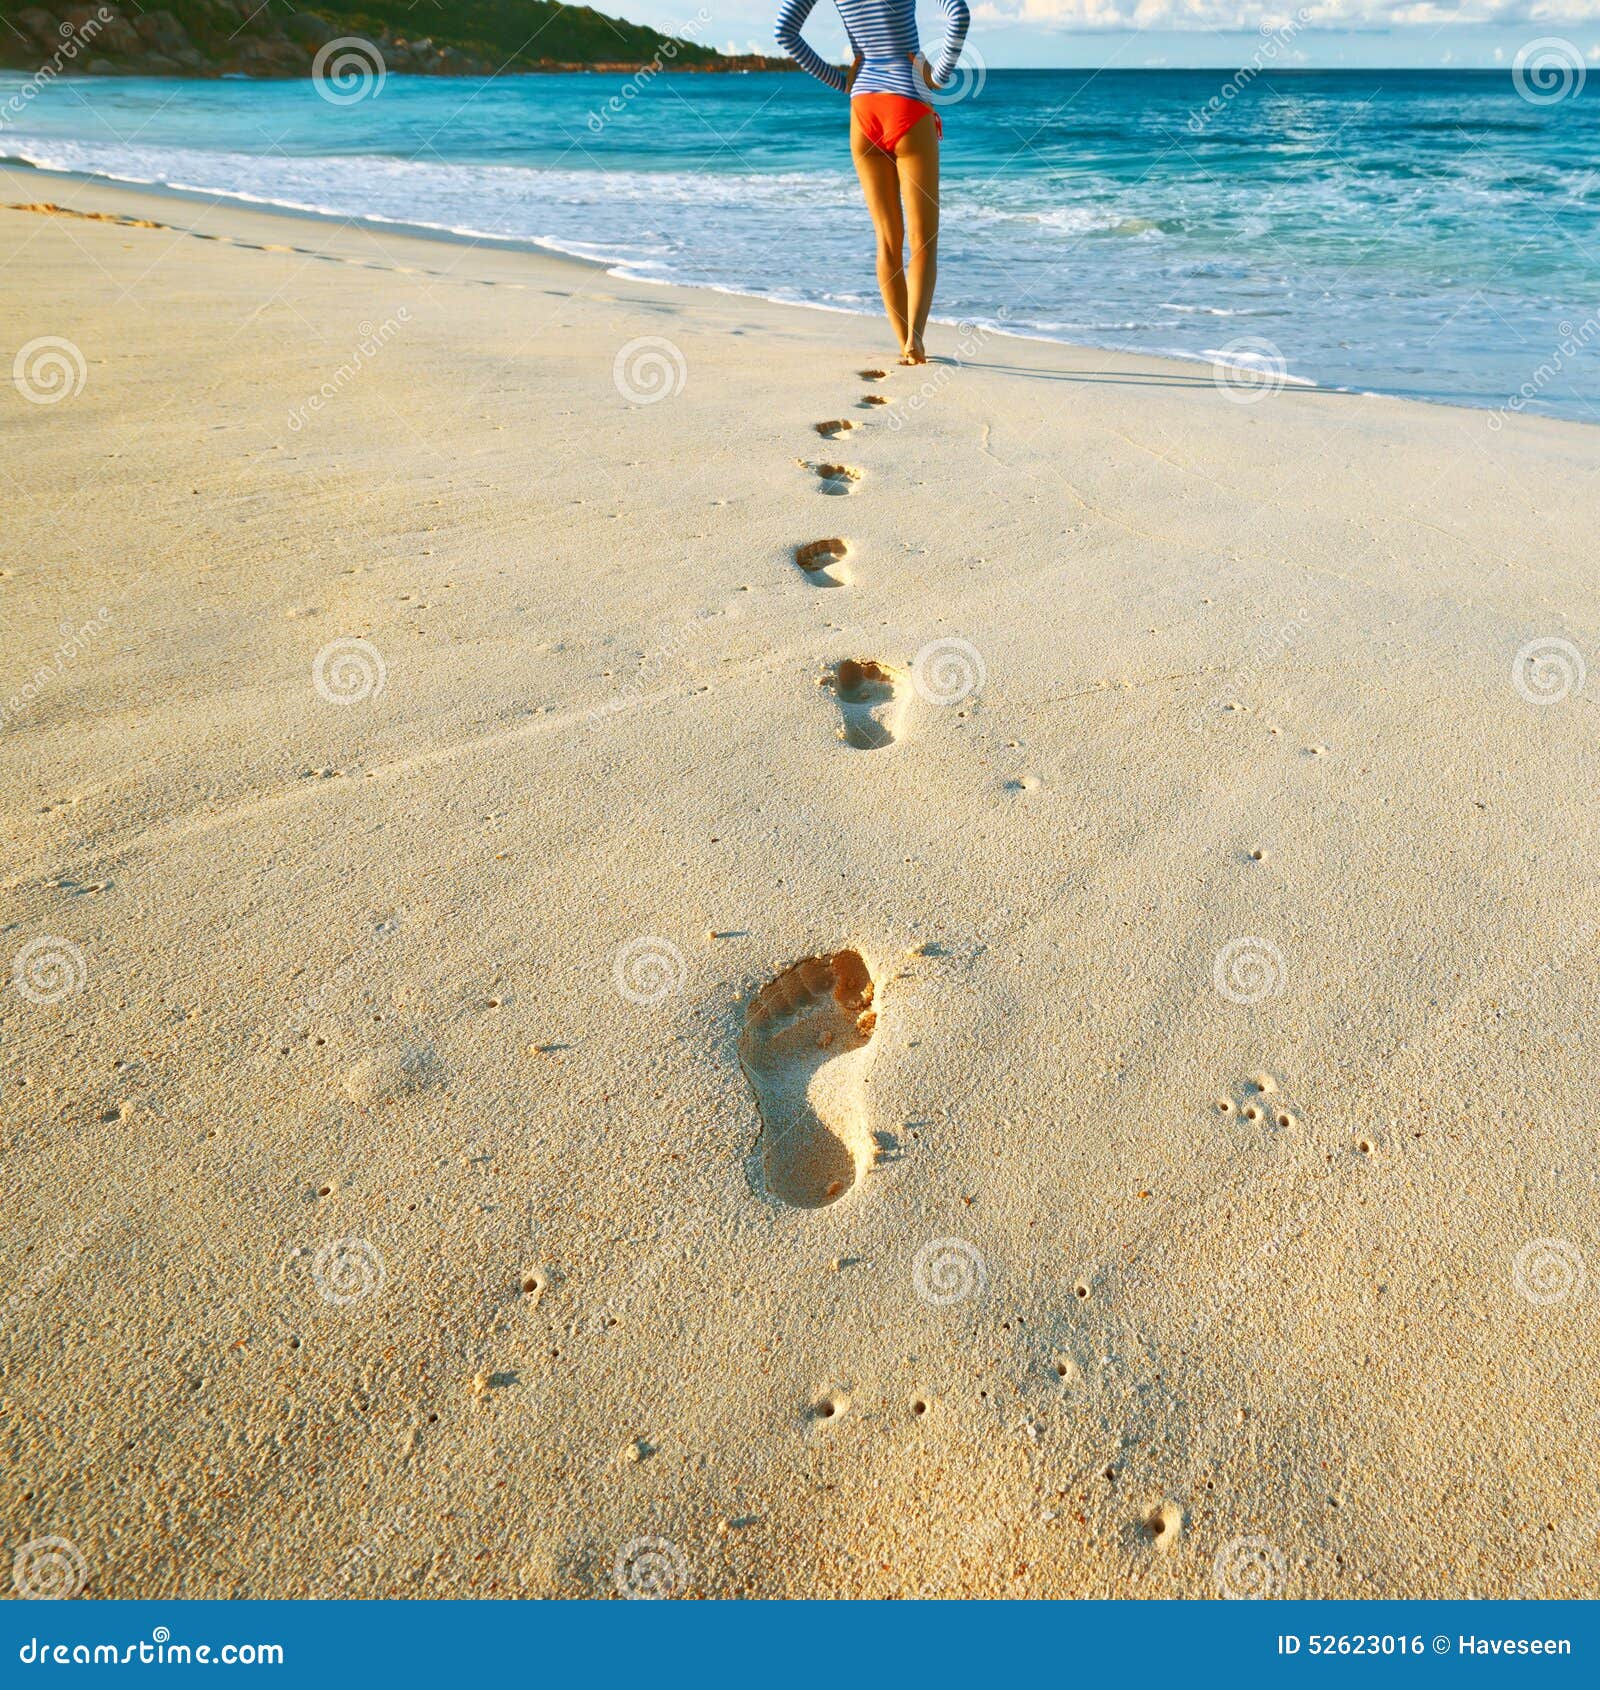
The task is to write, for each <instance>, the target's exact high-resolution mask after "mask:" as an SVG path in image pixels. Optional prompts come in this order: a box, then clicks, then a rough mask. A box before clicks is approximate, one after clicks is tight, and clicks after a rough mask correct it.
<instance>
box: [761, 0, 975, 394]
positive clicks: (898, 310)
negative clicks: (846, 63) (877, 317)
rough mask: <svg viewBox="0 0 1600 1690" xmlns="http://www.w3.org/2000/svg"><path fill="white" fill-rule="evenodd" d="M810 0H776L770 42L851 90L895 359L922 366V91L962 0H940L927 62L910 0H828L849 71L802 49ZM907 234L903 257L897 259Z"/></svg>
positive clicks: (928, 213) (960, 35)
mask: <svg viewBox="0 0 1600 1690" xmlns="http://www.w3.org/2000/svg"><path fill="white" fill-rule="evenodd" d="M816 3H817V0H784V7H783V10H782V11H781V12H780V13H779V14H778V28H777V36H778V45H779V46H780V47H782V48H783V50H784V52H786V53H787V54H789V56H790V57H791V58H792V59H794V60H795V62H796V63H797V64H798V65H799V66H800V68H801V69H802V70H806V71H809V72H810V73H811V74H812V75H813V76H814V77H816V79H817V80H818V81H819V82H825V83H827V85H828V86H829V87H830V88H835V89H837V90H838V91H839V92H840V93H842V94H848V95H849V96H850V153H851V156H852V157H853V158H854V159H855V164H856V174H857V176H859V177H860V178H861V190H862V192H863V193H864V194H865V195H866V197H867V210H868V211H869V212H871V213H872V225H873V228H874V229H875V230H876V231H877V235H878V287H879V290H880V291H881V292H882V294H883V308H884V310H885V311H887V312H888V313H889V324H890V326H891V327H892V328H893V330H894V332H895V338H896V340H897V341H898V342H899V343H900V362H901V363H902V364H925V363H927V361H928V355H927V353H926V352H924V351H923V348H922V335H923V331H924V329H926V327H927V325H928V310H929V307H930V306H931V305H932V304H933V284H934V280H935V277H936V275H937V273H938V247H939V139H940V137H941V136H942V135H943V133H944V129H943V125H942V124H941V123H940V121H939V114H938V113H937V112H936V111H935V110H934V109H933V107H932V106H931V105H930V104H929V103H928V100H927V98H926V96H927V95H929V94H931V93H933V92H934V91H935V90H937V89H938V88H940V87H941V86H942V85H943V84H944V83H945V82H946V81H947V80H948V79H949V77H950V75H951V73H952V72H953V71H954V70H955V68H956V61H957V60H958V59H959V58H960V57H961V44H962V42H963V41H964V40H965V39H966V35H967V22H968V14H967V5H966V0H939V3H940V5H941V6H943V8H944V10H945V14H946V16H947V17H948V18H949V20H950V22H949V27H948V29H947V30H946V32H945V38H944V46H943V48H942V49H941V51H940V53H939V57H938V60H937V61H936V62H935V63H934V64H933V65H931V66H930V65H929V63H928V61H927V60H926V59H925V58H924V57H923V56H922V48H921V45H920V44H919V42H918V40H917V15H916V0H835V3H836V4H837V5H838V8H839V15H840V16H841V17H842V18H843V19H844V29H845V34H846V35H848V36H849V37H850V50H851V52H852V53H853V54H854V55H855V60H854V63H853V64H852V65H851V66H850V68H849V69H848V70H843V69H841V68H840V67H839V66H838V65H830V64H829V63H828V61H827V60H826V59H824V58H823V57H822V56H821V55H820V54H819V53H817V52H816V51H814V50H813V49H812V48H811V47H809V46H807V45H806V43H805V41H804V40H803V39H802V37H801V34H800V30H801V26H802V25H803V24H804V23H805V21H806V19H807V18H808V17H810V15H811V9H812V7H813V6H815V5H816ZM907 234H909V235H910V237H911V262H910V264H909V265H907V264H906V263H905V260H904V247H905V238H906V236H907Z"/></svg>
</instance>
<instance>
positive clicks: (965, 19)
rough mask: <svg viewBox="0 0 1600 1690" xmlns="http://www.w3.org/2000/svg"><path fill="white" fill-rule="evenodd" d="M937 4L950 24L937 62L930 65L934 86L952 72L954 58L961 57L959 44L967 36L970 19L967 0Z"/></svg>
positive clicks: (953, 70)
mask: <svg viewBox="0 0 1600 1690" xmlns="http://www.w3.org/2000/svg"><path fill="white" fill-rule="evenodd" d="M939 4H940V5H941V6H943V7H944V11H945V16H946V17H948V18H949V20H950V26H949V28H948V29H947V30H946V31H945V36H944V46H943V48H942V49H941V50H940V53H939V58H938V62H937V63H936V64H934V65H933V66H932V67H931V68H932V70H933V80H934V83H935V85H936V86H942V85H943V84H944V83H946V82H948V81H949V80H950V77H951V76H952V75H953V74H954V72H955V68H956V60H957V59H959V58H960V57H961V44H962V42H963V41H965V40H966V38H967V25H968V24H969V23H970V22H971V21H972V18H971V14H970V13H969V12H968V11H967V0H939Z"/></svg>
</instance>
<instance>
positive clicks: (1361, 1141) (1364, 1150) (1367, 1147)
mask: <svg viewBox="0 0 1600 1690" xmlns="http://www.w3.org/2000/svg"><path fill="white" fill-rule="evenodd" d="M1356 1149H1357V1150H1359V1151H1360V1152H1361V1154H1362V1155H1363V1156H1370V1155H1371V1154H1372V1153H1373V1151H1374V1150H1376V1149H1377V1146H1376V1145H1375V1144H1374V1143H1373V1142H1372V1140H1371V1139H1370V1138H1358V1139H1357V1140H1356Z"/></svg>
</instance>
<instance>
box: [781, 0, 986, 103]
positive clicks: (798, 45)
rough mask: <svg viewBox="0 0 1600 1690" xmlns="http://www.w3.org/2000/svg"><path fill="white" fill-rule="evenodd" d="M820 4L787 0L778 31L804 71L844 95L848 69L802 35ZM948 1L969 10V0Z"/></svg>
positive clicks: (784, 47) (947, 1)
mask: <svg viewBox="0 0 1600 1690" xmlns="http://www.w3.org/2000/svg"><path fill="white" fill-rule="evenodd" d="M816 3H817V0H784V6H783V10H782V11H781V12H779V13H778V27H777V29H776V30H775V31H774V33H775V34H776V35H777V37H778V45H779V46H780V47H781V48H782V49H783V50H784V52H786V53H787V54H788V55H789V57H790V58H791V59H793V60H794V62H795V63H796V64H797V65H799V67H800V68H801V70H803V71H809V72H810V74H811V75H812V76H814V77H816V79H817V81H818V82H826V83H827V85H828V86H829V87H830V88H835V89H837V90H838V91H839V93H841V94H842V93H844V91H845V75H844V72H843V71H842V70H840V69H839V67H838V66H837V65H830V64H829V63H828V61H827V60H826V59H825V58H823V56H822V55H821V54H820V53H819V52H817V51H816V50H815V49H814V48H812V47H808V46H807V45H806V43H805V41H804V40H803V39H802V38H801V35H800V26H801V25H802V24H803V23H804V22H805V21H806V19H807V18H809V17H810V16H811V8H812V7H813V6H815V5H816ZM946 3H947V4H954V5H957V6H960V7H961V10H962V12H963V14H964V13H965V12H966V5H965V0H946Z"/></svg>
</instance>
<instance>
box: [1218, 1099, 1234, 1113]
mask: <svg viewBox="0 0 1600 1690" xmlns="http://www.w3.org/2000/svg"><path fill="white" fill-rule="evenodd" d="M1217 1113H1218V1114H1219V1115H1231V1114H1232V1113H1233V1104H1232V1103H1231V1102H1230V1101H1229V1100H1228V1099H1227V1098H1225V1097H1219V1098H1218V1099H1217Z"/></svg>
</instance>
